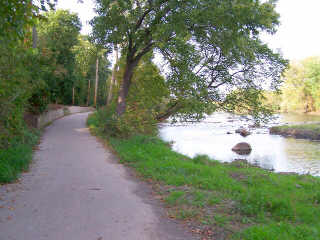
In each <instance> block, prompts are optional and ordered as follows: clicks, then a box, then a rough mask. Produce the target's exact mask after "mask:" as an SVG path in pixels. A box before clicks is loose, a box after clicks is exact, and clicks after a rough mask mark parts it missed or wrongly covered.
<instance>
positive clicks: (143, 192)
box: [0, 113, 196, 240]
mask: <svg viewBox="0 0 320 240" xmlns="http://www.w3.org/2000/svg"><path fill="white" fill-rule="evenodd" d="M87 116H88V113H80V114H75V115H71V116H67V117H65V118H62V119H60V120H57V121H55V122H54V123H53V124H52V125H50V126H49V127H47V129H46V130H45V132H44V134H43V137H42V141H41V144H40V146H39V149H38V150H37V151H36V153H35V156H34V162H33V164H32V166H31V169H30V171H29V172H28V173H25V174H23V176H22V177H21V179H20V181H19V182H17V183H14V184H9V185H3V186H0V240H118V239H120V240H125V239H130V240H158V239H159V240H162V239H163V240H171V239H172V240H175V239H181V240H182V239H183V240H188V239H196V237H195V236H193V235H191V234H190V233H189V232H187V230H186V229H185V228H184V227H183V226H182V225H180V224H177V223H175V222H174V221H172V220H169V219H168V218H167V217H166V214H165V210H164V209H162V208H161V206H160V204H159V203H158V202H157V200H155V199H154V198H153V197H152V195H151V192H152V191H151V189H150V187H149V186H148V185H146V184H145V183H142V182H139V181H138V180H135V179H134V177H132V176H130V175H131V174H130V172H129V171H128V170H126V169H125V168H124V167H123V166H122V165H120V164H118V163H117V159H116V157H115V156H114V155H113V154H112V153H111V152H110V151H108V150H106V149H105V148H104V147H103V146H102V144H101V143H99V142H98V141H97V140H96V138H95V137H93V136H91V135H90V133H89V131H88V130H87V128H86V119H87Z"/></svg>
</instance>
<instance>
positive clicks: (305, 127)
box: [275, 124, 320, 134]
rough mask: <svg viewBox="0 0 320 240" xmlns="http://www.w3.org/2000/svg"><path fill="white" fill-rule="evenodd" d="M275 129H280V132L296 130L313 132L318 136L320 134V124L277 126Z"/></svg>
mask: <svg viewBox="0 0 320 240" xmlns="http://www.w3.org/2000/svg"><path fill="white" fill-rule="evenodd" d="M275 128H278V129H280V130H288V129H295V130H304V131H313V132H315V133H317V134H320V124H299V125H283V126H277V127H275Z"/></svg>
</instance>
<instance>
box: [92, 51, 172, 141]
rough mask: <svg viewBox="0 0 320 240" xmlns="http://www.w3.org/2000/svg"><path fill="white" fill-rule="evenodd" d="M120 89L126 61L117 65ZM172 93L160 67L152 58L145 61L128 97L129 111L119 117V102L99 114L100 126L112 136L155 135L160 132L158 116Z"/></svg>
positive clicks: (138, 70)
mask: <svg viewBox="0 0 320 240" xmlns="http://www.w3.org/2000/svg"><path fill="white" fill-rule="evenodd" d="M117 64H118V65H119V70H118V71H117V72H116V79H117V86H115V91H117V88H118V86H119V84H120V83H121V76H122V74H123V72H124V63H123V59H121V60H120V61H119V63H117ZM168 97H169V91H168V89H167V87H166V85H165V80H164V78H163V77H162V76H161V75H160V73H159V70H158V68H157V67H156V66H155V65H154V64H153V63H152V61H151V59H150V56H146V57H144V58H143V60H142V61H141V63H140V64H139V66H138V67H137V68H136V70H135V71H134V74H133V77H132V87H131V88H130V92H129V95H128V106H127V111H126V112H125V114H123V115H122V116H121V117H119V116H117V114H116V111H115V108H116V103H115V99H114V100H113V103H112V104H111V105H110V106H107V107H106V108H101V109H100V110H99V111H98V119H99V122H100V124H99V126H101V127H103V130H102V131H103V132H104V134H106V135H109V136H121V137H128V136H130V135H132V134H136V133H144V134H152V133H154V132H156V131H157V120H156V117H157V116H158V115H159V113H160V112H161V111H162V110H163V107H164V106H165V101H166V100H167V98H168Z"/></svg>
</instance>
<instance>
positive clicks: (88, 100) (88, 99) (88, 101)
mask: <svg viewBox="0 0 320 240" xmlns="http://www.w3.org/2000/svg"><path fill="white" fill-rule="evenodd" d="M90 82H91V81H90V78H89V79H88V97H87V106H89V103H90Z"/></svg>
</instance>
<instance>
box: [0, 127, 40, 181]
mask: <svg viewBox="0 0 320 240" xmlns="http://www.w3.org/2000/svg"><path fill="white" fill-rule="evenodd" d="M38 139H39V133H38V132H35V131H31V130H27V129H26V130H25V131H24V134H23V136H22V137H21V136H20V137H19V139H17V140H12V143H11V144H10V147H8V148H7V149H0V184H2V183H10V182H13V181H15V180H16V179H17V178H18V177H19V174H20V173H21V172H23V171H26V170H27V169H28V167H29V164H30V162H31V160H32V152H33V150H32V148H33V146H35V144H37V143H38Z"/></svg>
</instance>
